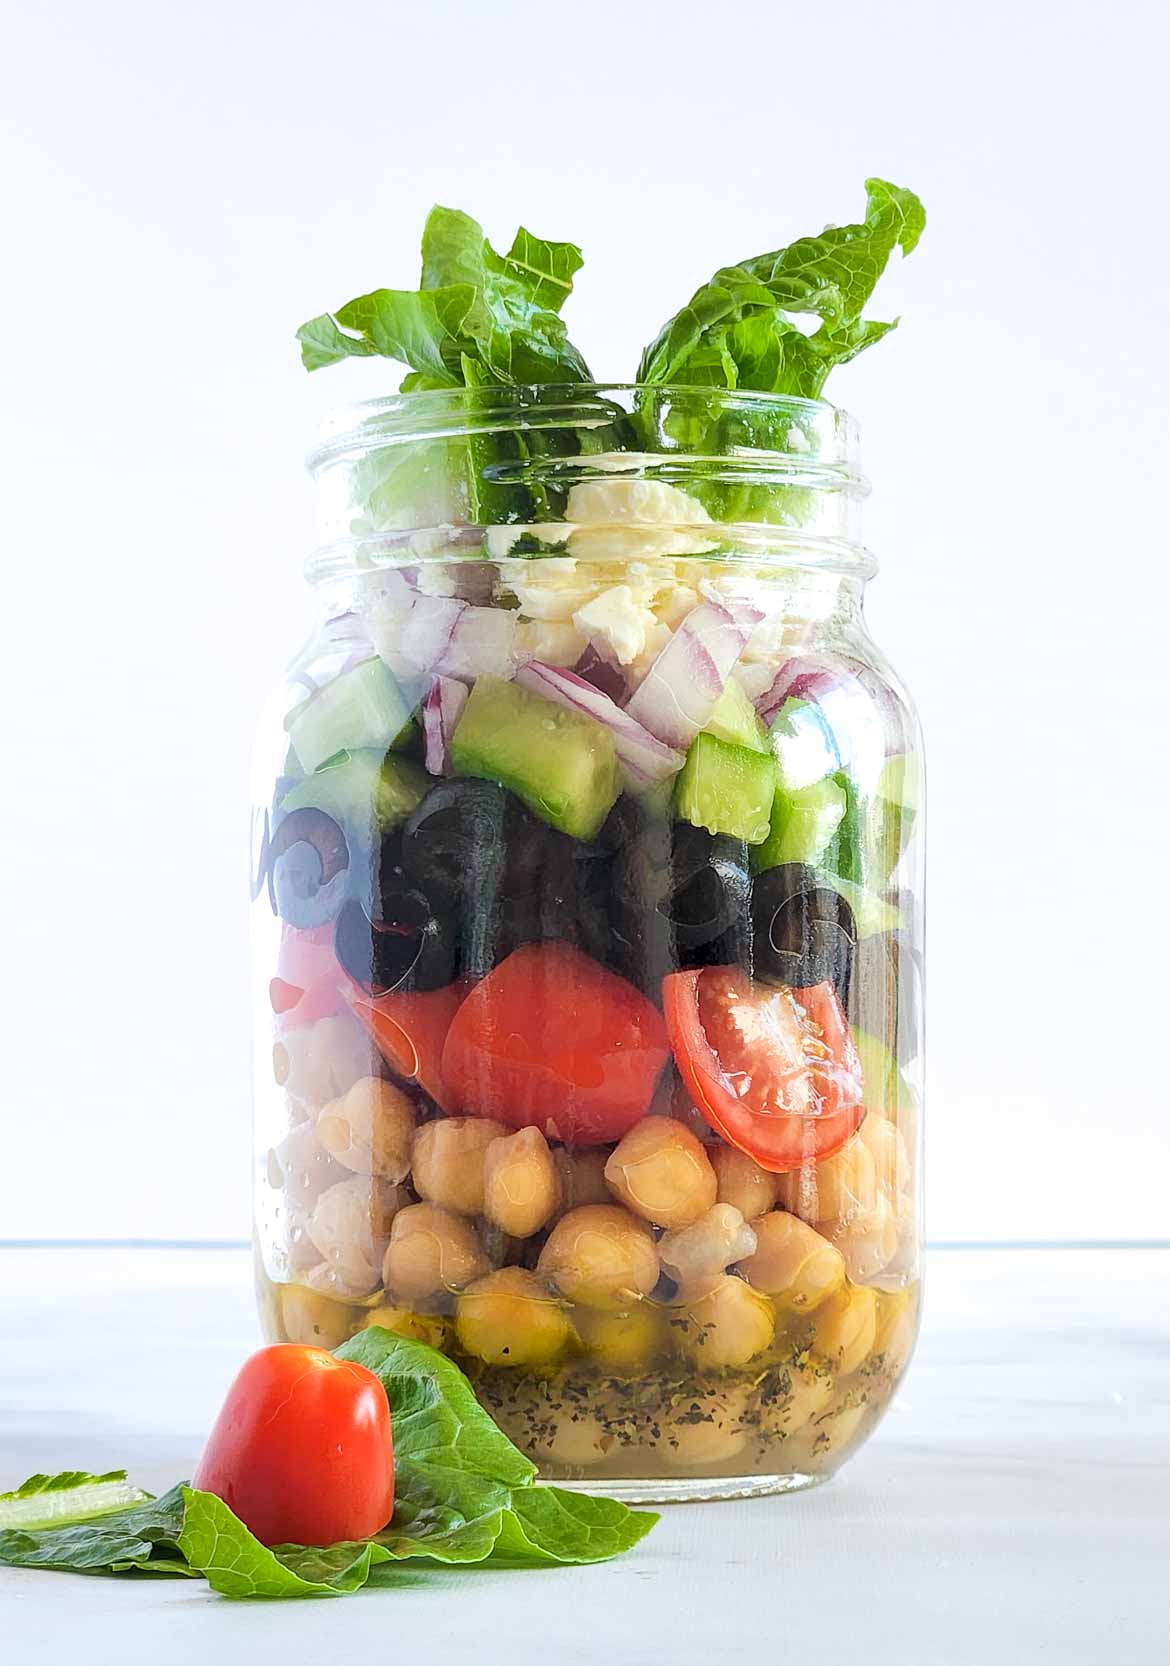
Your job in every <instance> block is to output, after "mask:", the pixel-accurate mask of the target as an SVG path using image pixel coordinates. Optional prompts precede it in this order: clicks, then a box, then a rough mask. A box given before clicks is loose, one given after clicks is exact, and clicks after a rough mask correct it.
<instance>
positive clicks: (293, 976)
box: [268, 925, 346, 1030]
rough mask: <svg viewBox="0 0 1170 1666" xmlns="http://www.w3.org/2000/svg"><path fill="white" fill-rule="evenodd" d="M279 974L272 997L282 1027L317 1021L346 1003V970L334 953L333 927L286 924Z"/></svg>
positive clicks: (270, 993) (280, 951)
mask: <svg viewBox="0 0 1170 1666" xmlns="http://www.w3.org/2000/svg"><path fill="white" fill-rule="evenodd" d="M276 973H277V975H276V977H274V978H273V980H272V982H271V983H270V984H269V986H268V998H269V1001H270V1002H271V1005H272V1010H273V1012H274V1013H275V1014H276V1017H277V1019H278V1026H277V1027H278V1028H279V1029H281V1030H291V1029H297V1028H299V1027H300V1026H301V1025H302V1024H315V1023H316V1022H317V1020H318V1018H329V1017H331V1016H332V1015H333V1014H334V1013H335V1012H341V1011H342V1010H343V1009H344V1007H345V996H344V994H343V988H344V985H345V981H346V978H345V973H344V972H343V971H342V970H341V967H340V966H339V965H338V963H337V956H336V955H335V954H334V953H333V927H332V925H326V926H313V927H311V928H310V929H308V930H304V929H302V928H300V927H298V926H290V925H286V926H284V927H283V928H282V930H281V934H280V949H279V952H278V954H277V957H276Z"/></svg>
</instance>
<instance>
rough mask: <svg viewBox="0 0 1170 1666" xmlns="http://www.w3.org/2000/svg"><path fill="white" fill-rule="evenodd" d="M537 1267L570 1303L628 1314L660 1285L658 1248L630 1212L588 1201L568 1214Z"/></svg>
mask: <svg viewBox="0 0 1170 1666" xmlns="http://www.w3.org/2000/svg"><path fill="white" fill-rule="evenodd" d="M536 1267H537V1271H538V1272H539V1273H540V1274H541V1276H542V1277H544V1278H547V1279H550V1280H551V1281H552V1283H553V1284H555V1285H556V1287H557V1289H558V1290H559V1291H560V1292H561V1294H562V1296H565V1297H566V1298H567V1299H568V1300H569V1301H571V1302H580V1303H581V1304H582V1305H583V1306H585V1307H596V1308H600V1309H602V1310H603V1311H608V1312H613V1313H622V1312H625V1311H626V1310H627V1309H628V1308H630V1307H633V1306H634V1305H635V1304H636V1303H637V1302H639V1301H640V1300H641V1299H642V1297H643V1296H648V1295H649V1294H650V1292H651V1290H653V1288H654V1286H655V1285H656V1284H657V1283H658V1271H659V1269H658V1249H657V1246H656V1245H655V1243H654V1239H653V1237H652V1236H651V1233H650V1228H649V1227H648V1226H646V1225H645V1223H644V1222H643V1221H640V1220H638V1219H637V1218H636V1217H635V1216H634V1215H631V1214H630V1213H629V1212H628V1211H627V1210H625V1209H619V1208H617V1207H616V1205H614V1204H610V1203H586V1204H583V1205H582V1207H581V1208H579V1209H571V1210H570V1211H569V1213H568V1214H567V1215H562V1217H561V1219H560V1220H559V1221H558V1222H557V1224H556V1226H554V1227H553V1229H552V1231H551V1232H550V1233H549V1236H548V1240H547V1242H546V1243H545V1246H544V1248H543V1249H542V1250H541V1252H540V1259H539V1261H538V1262H537V1264H536Z"/></svg>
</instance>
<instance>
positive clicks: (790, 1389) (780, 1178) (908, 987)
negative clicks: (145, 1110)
mask: <svg viewBox="0 0 1170 1666" xmlns="http://www.w3.org/2000/svg"><path fill="white" fill-rule="evenodd" d="M311 467H312V469H313V472H314V474H315V476H316V478H317V480H318V482H319V486H320V492H321V502H322V506H323V521H324V538H323V542H322V545H321V547H320V548H319V550H318V552H317V554H316V555H315V556H314V558H313V560H312V561H311V563H310V567H309V573H310V578H311V579H312V581H313V583H314V585H315V588H316V592H317V595H318V599H319V624H318V627H317V629H316V630H315V631H314V634H313V636H312V638H311V640H310V642H309V643H308V644H307V646H306V647H305V648H304V649H303V650H302V651H301V653H300V654H299V655H298V656H297V658H296V660H295V661H294V663H293V665H292V667H291V668H290V672H289V675H288V678H287V681H286V683H285V685H284V686H283V687H282V689H281V690H280V691H279V694H278V696H277V699H276V701H275V704H274V707H273V710H272V711H271V713H270V714H269V718H268V720H267V721H266V724H265V727H264V730H263V732H262V736H261V743H260V748H259V780H258V784H257V799H256V811H255V830H256V831H255V851H254V867H253V873H254V893H255V896H254V904H253V920H254V944H255V956H256V1015H255V1021H256V1037H257V1048H256V1080H255V1098H256V1136H257V1159H256V1241H257V1268H258V1283H259V1290H260V1300H261V1310H262V1314H263V1321H264V1326H265V1329H266V1333H267V1335H268V1336H269V1337H270V1338H272V1339H289V1340H294V1341H315V1342H320V1343H322V1344H324V1345H325V1346H330V1347H331V1346H336V1345H337V1344H339V1343H340V1342H341V1341H343V1340H344V1339H345V1338H346V1337H347V1336H349V1335H350V1334H352V1333H353V1332H354V1331H355V1330H356V1329H358V1328H359V1327H360V1326H363V1325H368V1324H380V1325H385V1326H386V1327H388V1328H390V1329H392V1330H399V1331H402V1332H404V1333H406V1334H409V1335H411V1336H414V1337H417V1338H420V1339H422V1340H424V1341H426V1342H429V1343H431V1344H433V1345H434V1346H435V1347H438V1348H441V1349H442V1350H443V1351H445V1352H447V1353H449V1354H450V1355H451V1356H452V1357H453V1358H455V1359H456V1360H457V1361H458V1363H459V1364H460V1365H461V1367H462V1368H463V1369H464V1370H465V1371H466V1372H467V1373H468V1375H469V1377H470V1378H471V1380H472V1382H473V1384H474V1385H475V1388H476V1391H477V1393H478V1394H479V1396H480V1398H481V1399H482V1401H483V1403H484V1405H485V1406H487V1407H488V1409H489V1410H490V1411H491V1412H492V1413H493V1415H494V1416H495V1417H496V1419H497V1420H498V1422H499V1423H500V1424H501V1426H502V1427H503V1428H504V1429H505V1430H506V1432H507V1433H508V1434H509V1436H510V1437H511V1438H512V1439H513V1440H514V1441H515V1442H516V1443H517V1445H519V1446H520V1447H522V1448H523V1450H524V1451H525V1452H527V1453H528V1454H529V1455H531V1456H532V1457H533V1458H534V1459H535V1460H536V1461H537V1462H538V1463H539V1464H540V1466H541V1469H542V1472H543V1473H544V1474H545V1475H546V1476H548V1477H550V1478H553V1479H556V1480H558V1481H559V1482H562V1483H569V1484H577V1485H581V1486H589V1485H593V1484H596V1485H597V1486H598V1487H600V1488H602V1489H604V1490H606V1491H608V1492H610V1493H614V1494H617V1495H619V1496H624V1497H629V1498H643V1499H655V1498H670V1497H711V1496H726V1495H731V1494H741V1493H747V1492H763V1491H772V1490H781V1489H784V1488H791V1487H798V1486H804V1485H808V1484H811V1483H812V1482H813V1481H815V1480H817V1479H820V1478H823V1477H824V1476H827V1475H829V1474H831V1473H832V1472H833V1470H835V1469H836V1468H837V1467H838V1465H839V1464H840V1463H841V1462H842V1460H843V1459H844V1458H845V1457H846V1456H848V1454H849V1453H850V1452H851V1451H852V1450H854V1449H855V1448H856V1447H857V1446H858V1444H859V1443H860V1442H861V1441H862V1440H864V1438H865V1437H866V1435H867V1434H868V1433H869V1431H870V1430H871V1429H872V1428H873V1426H874V1424H875V1423H876V1421H877V1420H878V1419H879V1418H880V1416H881V1414H882V1412H883V1410H884V1409H885V1407H886V1405H887V1404H888V1402H889V1399H890V1397H891V1395H892V1393H893V1390H894V1387H895V1385H896V1383H897V1381H898V1378H899V1376H900V1374H901V1372H902V1371H903V1369H904V1368H905V1365H906V1363H907V1360H908V1358H909V1355H910V1351H911V1348H912V1346H913V1341H914V1336H915V1331H916V1326H917V1315H918V1292H919V1277H920V1222H921V1193H920V1150H921V1135H920V1130H921V1098H922V1081H921V1068H922V1047H921V1026H922V981H921V980H922V952H921V925H922V910H921V844H922V803H921V767H920V753H919V743H918V736H917V729H916V724H915V720H914V717H913V715H912V711H911V709H910V707H909V705H908V703H907V700H906V697H905V695H904V694H903V692H902V691H901V689H900V687H899V685H898V684H897V682H896V680H895V679H894V677H893V676H892V674H891V672H890V670H889V668H888V666H886V664H885V662H884V661H883V660H882V658H881V656H880V654H879V653H878V651H877V650H876V648H875V647H874V645H873V643H872V641H871V640H870V638H869V636H868V635H867V633H866V630H865V626H864V621H863V615H862V591H863V588H864V584H865V582H866V580H867V578H868V577H869V576H870V573H871V571H872V566H873V564H872V561H871V559H870V558H869V557H868V556H867V555H866V553H865V551H864V549H863V548H862V546H861V545H860V543H859V542H858V528H857V515H858V506H859V503H860V499H861V496H862V494H863V490H864V482H863V481H862V479H861V477H860V475H859V473H858V471H857V460H856V439H855V432H854V429H853V425H852V423H851V422H850V420H849V418H848V417H846V416H845V415H844V413H842V412H840V411H837V410H835V409H834V408H833V407H831V406H828V405H825V404H819V403H810V402H805V401H799V400H780V399H773V398H768V397H765V396H761V395H756V394H751V395H735V394H722V395H716V396H713V395H712V394H711V393H710V391H709V390H702V391H701V392H700V390H688V389H686V388H682V389H663V388H656V389H653V390H637V389H623V388H596V389H582V388H574V389H562V390H557V389H549V388H541V389H532V390H516V389H510V390H506V391H498V390H490V389H489V390H484V389H480V390H474V391H466V392H464V391H459V392H454V393H450V392H444V393H419V394H407V395H400V396H398V397H396V398H393V399H388V400H384V401H379V402H376V403H374V404H371V405H368V406H364V407H360V408H359V409H358V410H357V411H356V412H351V413H350V414H349V416H348V417H347V418H346V419H343V420H342V421H340V422H338V423H337V424H335V425H334V426H333V427H332V428H331V429H330V431H329V432H328V433H327V434H326V436H325V438H324V440H323V442H322V445H321V446H320V448H319V449H318V451H317V452H316V453H315V454H314V457H313V458H312V459H311Z"/></svg>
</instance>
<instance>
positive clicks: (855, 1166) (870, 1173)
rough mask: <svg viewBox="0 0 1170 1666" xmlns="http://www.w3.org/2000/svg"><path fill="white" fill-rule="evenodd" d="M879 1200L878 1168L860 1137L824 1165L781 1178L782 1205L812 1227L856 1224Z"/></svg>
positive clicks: (853, 1139)
mask: <svg viewBox="0 0 1170 1666" xmlns="http://www.w3.org/2000/svg"><path fill="white" fill-rule="evenodd" d="M877 1199H878V1179H877V1165H876V1164H875V1162H874V1160H873V1156H872V1154H871V1152H870V1150H869V1148H868V1147H867V1146H866V1144H865V1142H864V1141H863V1140H862V1138H861V1135H860V1134H854V1136H853V1138H852V1139H851V1140H849V1141H848V1142H847V1143H846V1144H845V1145H843V1146H842V1147H841V1149H840V1151H837V1152H834V1154H833V1156H831V1157H826V1158H825V1160H824V1162H821V1163H816V1164H811V1163H810V1164H806V1165H805V1167H804V1168H800V1169H794V1170H793V1172H792V1173H791V1174H783V1175H781V1176H780V1202H781V1203H782V1204H783V1206H784V1208H785V1209H787V1210H789V1211H790V1212H791V1213H792V1214H794V1215H799V1216H800V1218H801V1220H802V1221H808V1223H809V1224H810V1226H815V1225H818V1224H819V1223H820V1222H822V1221H841V1222H844V1221H848V1220H852V1218H853V1216H854V1215H856V1214H858V1213H859V1212H860V1211H862V1210H865V1209H872V1208H873V1207H874V1205H875V1204H876V1203H877Z"/></svg>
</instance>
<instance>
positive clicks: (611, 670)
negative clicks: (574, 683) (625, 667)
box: [573, 638, 630, 705]
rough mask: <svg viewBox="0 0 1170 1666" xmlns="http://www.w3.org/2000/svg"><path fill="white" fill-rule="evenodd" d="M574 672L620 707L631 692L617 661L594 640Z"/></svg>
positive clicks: (591, 640)
mask: <svg viewBox="0 0 1170 1666" xmlns="http://www.w3.org/2000/svg"><path fill="white" fill-rule="evenodd" d="M573 670H574V672H575V673H576V675H577V676H578V677H582V678H583V679H584V680H585V682H587V683H592V684H593V686H594V688H599V689H600V690H601V692H602V693H603V694H608V695H609V697H610V699H611V700H616V701H617V703H618V704H619V705H620V704H621V703H622V701H623V700H624V699H625V698H626V695H627V694H628V693H629V692H630V691H629V688H628V686H627V684H626V679H625V673H624V672H623V671H622V668H621V666H620V665H619V664H618V662H617V659H616V658H615V657H614V656H613V655H612V654H611V653H609V652H608V651H607V650H606V648H605V647H603V646H600V645H599V644H598V643H597V642H595V641H594V640H593V639H592V638H591V639H590V641H589V645H588V647H587V648H586V649H585V652H584V653H583V654H582V655H581V658H580V659H579V660H578V661H577V663H576V665H575V666H574V667H573Z"/></svg>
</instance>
